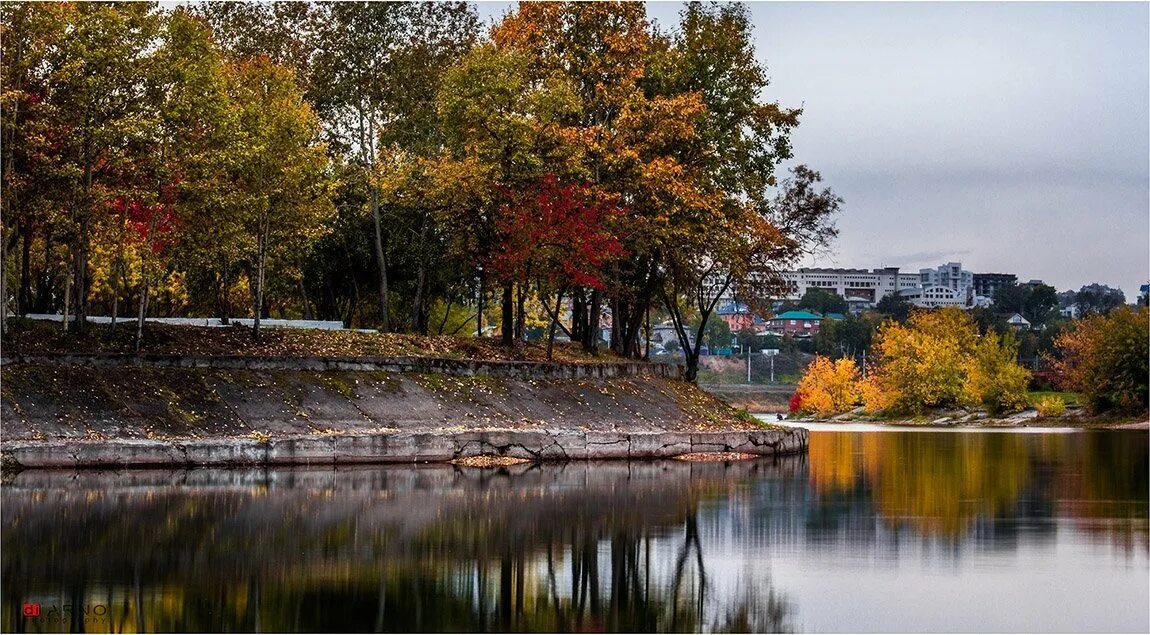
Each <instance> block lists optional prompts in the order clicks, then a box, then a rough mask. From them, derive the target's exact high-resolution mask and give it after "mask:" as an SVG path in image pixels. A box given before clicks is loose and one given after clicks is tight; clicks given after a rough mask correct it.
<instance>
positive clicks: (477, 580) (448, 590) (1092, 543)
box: [0, 429, 1150, 632]
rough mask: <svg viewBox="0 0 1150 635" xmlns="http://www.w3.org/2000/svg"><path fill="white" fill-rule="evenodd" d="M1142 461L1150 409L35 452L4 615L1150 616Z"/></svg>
mask: <svg viewBox="0 0 1150 635" xmlns="http://www.w3.org/2000/svg"><path fill="white" fill-rule="evenodd" d="M1148 474H1150V465H1148V436H1147V433H1146V432H1143V431H1112V430H1110V431H1075V432H1066V431H1059V432H1052V433H1047V434H1022V433H1019V432H1017V431H993V432H981V433H977V434H964V433H956V432H953V431H904V430H889V429H888V430H881V431H870V430H857V431H856V430H849V429H848V430H842V429H838V430H833V429H832V430H816V431H813V432H812V433H811V440H810V452H809V454H808V455H805V456H793V457H784V458H779V459H777V460H771V459H759V460H752V461H739V462H733V463H687V462H681V461H674V460H666V461H653V462H632V463H628V462H607V463H576V462H573V463H568V464H547V465H542V466H531V465H526V466H513V467H510V468H501V469H496V470H481V469H475V468H455V467H452V466H442V465H438V466H417V467H406V466H405V467H399V466H393V467H382V468H379V467H348V468H342V469H338V470H332V469H274V470H193V471H121V472H83V473H73V472H47V471H26V472H22V473H20V474H18V475H15V476H9V477H6V479H5V482H4V484H3V487H2V490H0V497H2V500H0V502H2V508H0V509H2V529H3V531H2V534H0V543H2V544H0V547H2V554H3V563H2V565H0V567H2V568H0V573H2V579H0V582H2V586H0V629H2V630H4V631H7V632H12V631H28V632H60V631H68V630H86V631H88V632H107V631H115V632H141V631H206V632H213V631H249V632H250V631H282V632H296V631H307V632H316V631H327V632H341V631H407V632H411V631H433V632H434V631H549V632H550V631H589V630H607V631H634V632H645V631H748V630H751V631H764V632H766V631H770V632H785V631H802V632H841V631H852V632H889V631H898V632H907V631H912V632H937V631H946V632H956V631H957V632H988V631H993V632H999V631H1008V632H1065V631H1075V632H1114V631H1119V632H1126V631H1129V632H1147V631H1150V562H1148V559H1150V543H1148V507H1150V505H1148ZM25 613H27V614H28V617H24V614H25Z"/></svg>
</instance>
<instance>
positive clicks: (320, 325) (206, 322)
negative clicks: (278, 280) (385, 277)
mask: <svg viewBox="0 0 1150 635" xmlns="http://www.w3.org/2000/svg"><path fill="white" fill-rule="evenodd" d="M25 317H27V318H28V319H30V320H45V321H49V322H63V321H64V316H63V315H60V314H58V313H29V314H28V315H26V316H25ZM68 319H69V321H72V320H75V319H76V316H74V315H72V316H68ZM145 319H146V320H147V321H148V322H150V323H152V324H172V325H175V326H213V327H218V326H231V325H233V324H241V325H243V326H248V327H250V326H252V324H253V323H254V322H255V320H253V319H251V318H232V319H231V320H229V323H228V324H224V323H223V322H221V321H220V319H219V318H158V317H150V318H145ZM88 321H89V322H91V323H93V324H110V323H111V322H112V318H111V317H109V316H106V315H89V316H88ZM116 321H117V322H133V323H134V322H135V321H136V318H134V317H128V316H123V317H119V318H117V319H116ZM260 326H261V327H263V328H284V329H319V330H323V331H342V330H344V329H343V322H340V321H336V320H273V319H262V320H260ZM368 332H372V331H368Z"/></svg>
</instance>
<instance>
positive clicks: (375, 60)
mask: <svg viewBox="0 0 1150 635" xmlns="http://www.w3.org/2000/svg"><path fill="white" fill-rule="evenodd" d="M0 11H2V25H3V77H2V80H3V85H4V91H3V161H2V169H3V187H4V197H3V215H4V225H3V230H4V237H3V243H4V259H3V263H4V266H5V272H4V273H5V275H4V276H2V277H0V279H2V280H3V283H4V284H5V286H6V288H5V289H4V293H3V294H2V295H3V297H4V300H5V302H6V303H7V304H8V306H9V307H10V308H11V309H12V310H15V311H16V312H17V313H19V314H23V313H27V312H49V313H51V312H57V313H58V312H63V313H66V314H67V313H71V314H73V315H75V316H76V317H77V318H78V320H79V321H78V322H77V328H79V329H83V328H85V326H84V325H85V317H86V316H88V315H90V314H95V313H97V312H99V313H105V314H110V315H124V314H126V313H128V311H126V310H125V309H129V310H130V311H131V312H132V313H131V314H132V315H134V316H137V317H138V318H139V324H140V325H141V327H142V324H143V321H142V318H143V316H145V315H166V316H178V315H214V316H219V317H221V318H223V319H225V320H226V319H228V318H229V317H232V316H254V317H257V318H258V317H261V316H262V317H268V316H271V315H275V316H277V317H303V318H315V319H338V320H342V321H343V322H344V323H346V324H347V325H349V326H359V327H375V328H379V329H380V330H383V331H402V332H415V333H429V332H433V333H444V332H449V333H452V332H461V333H467V332H482V331H479V329H480V328H481V327H482V326H484V325H486V324H488V322H489V321H490V316H489V315H488V314H489V313H490V314H494V313H496V311H495V310H494V307H493V310H491V311H486V312H485V307H486V306H487V304H488V302H487V299H488V298H490V299H491V300H493V302H492V304H494V305H495V306H496V307H498V314H499V316H500V317H499V321H498V323H497V324H498V327H499V330H500V332H501V333H502V336H503V338H504V342H505V343H506V344H508V345H511V344H514V343H515V342H520V341H522V339H523V336H524V329H525V324H526V322H527V321H528V315H527V314H529V313H531V312H532V309H531V307H536V308H537V309H539V308H541V309H542V312H543V313H544V315H546V316H548V317H549V320H548V321H549V322H550V324H549V325H548V326H549V328H548V331H549V333H550V334H552V335H553V334H555V333H556V332H566V334H567V335H569V336H570V337H571V338H572V339H573V340H575V341H580V342H582V343H583V344H584V346H585V347H586V348H588V349H592V350H593V349H595V347H596V346H597V345H598V341H599V340H598V334H599V331H600V325H601V320H602V317H603V315H604V314H605V312H607V311H609V313H610V316H611V337H610V345H611V347H612V348H613V349H614V350H615V351H616V352H617V353H619V354H623V355H631V356H637V355H641V354H642V351H641V350H640V333H641V331H642V330H643V329H644V328H646V322H647V321H648V320H649V319H650V318H649V315H650V311H651V310H652V309H653V308H654V309H662V310H664V311H666V312H667V313H669V314H670V316H671V318H672V320H673V321H674V323H675V325H676V327H677V330H678V331H679V335H680V339H681V341H682V342H683V343H684V344H686V343H687V342H688V341H689V340H690V339H691V338H688V337H687V335H688V334H687V330H688V329H690V328H691V327H690V326H689V325H690V324H691V323H692V320H694V321H695V322H700V326H699V329H700V330H701V329H702V328H703V326H705V323H706V321H707V318H708V317H709V315H710V313H711V312H712V311H713V309H714V306H715V302H716V301H717V299H718V297H719V295H721V294H722V293H723V292H725V291H727V290H728V289H732V288H734V289H737V290H738V291H740V293H741V294H742V295H744V296H745V297H749V298H757V297H762V298H766V297H769V296H770V295H771V292H773V291H775V289H776V288H777V285H778V283H779V280H778V277H777V275H775V273H776V272H777V271H778V270H780V269H783V268H786V267H787V266H788V265H790V264H791V263H792V262H793V261H794V260H795V259H796V258H797V257H798V256H800V255H801V254H802V253H804V252H805V251H807V250H810V249H812V248H816V247H818V246H821V245H825V244H826V241H827V240H828V239H829V238H830V237H832V236H833V235H834V233H835V230H834V228H833V225H832V224H831V223H830V220H829V219H830V217H831V216H832V215H833V214H834V213H835V212H836V211H837V209H838V207H839V205H840V203H841V201H840V199H838V198H837V197H836V196H835V195H834V194H833V193H832V192H831V191H830V190H829V189H825V188H821V186H820V185H819V181H820V177H819V175H818V173H817V172H814V171H812V170H810V169H807V168H805V167H801V166H800V167H799V168H796V169H795V170H794V171H793V173H792V174H791V175H790V176H789V177H788V178H786V179H783V178H782V177H781V175H778V174H776V171H777V169H778V166H779V164H780V163H781V162H782V161H784V160H787V159H789V158H791V155H792V152H791V145H790V141H789V139H790V133H791V131H792V130H793V129H794V127H795V126H796V125H798V121H799V115H800V111H799V110H795V109H787V108H784V107H781V106H779V105H778V104H775V103H770V102H766V101H763V100H762V98H761V94H762V93H763V91H764V89H765V88H766V87H767V84H768V80H767V76H766V72H765V68H764V67H763V66H762V65H761V64H760V63H759V62H758V61H757V60H756V59H755V52H754V49H753V46H752V42H751V25H750V24H749V21H748V17H747V13H746V11H745V9H744V8H743V7H741V6H740V5H734V4H730V5H720V6H702V5H699V4H691V5H689V6H687V7H686V8H685V9H684V10H683V11H682V13H681V16H680V23H679V24H678V25H677V28H675V29H674V30H672V31H670V32H664V31H661V30H659V29H658V28H657V27H656V26H655V25H654V24H653V23H651V22H649V21H648V20H647V18H646V15H645V10H644V6H643V5H642V4H641V3H600V2H596V3H523V4H521V5H520V6H519V8H518V9H517V10H516V11H515V12H513V13H509V14H508V15H506V16H505V17H504V18H503V19H502V20H501V21H499V22H498V23H497V24H496V25H495V26H494V27H492V28H491V30H490V32H487V33H485V32H483V31H482V30H481V29H480V26H479V22H478V19H477V17H476V15H475V14H474V12H473V9H472V8H471V7H469V6H468V5H466V4H464V3H423V4H416V3H351V2H346V3H344V2H341V3H303V2H300V3H223V2H221V3H205V4H203V5H199V6H193V7H178V8H176V9H174V10H161V9H160V8H158V7H157V6H156V5H154V4H141V3H44V4H33V3H6V4H4V5H3V7H2V8H0ZM565 306H570V307H571V311H570V313H571V317H570V319H568V320H565V321H564V320H561V319H560V318H561V317H562V316H563V314H564V313H565V310H564V308H563V307H565ZM700 320H701V321H700ZM254 334H255V336H256V337H258V328H257V329H256V330H255V331H254ZM141 335H142V331H141ZM694 340H695V341H696V342H699V341H700V340H701V338H698V337H695V338H694ZM687 348H690V347H687ZM687 352H688V363H689V365H690V366H691V368H690V369H689V371H688V372H689V373H693V364H691V362H692V360H693V359H694V360H697V353H698V351H697V348H696V349H695V350H693V351H692V350H688V351H687ZM691 353H694V355H693V356H692V355H691Z"/></svg>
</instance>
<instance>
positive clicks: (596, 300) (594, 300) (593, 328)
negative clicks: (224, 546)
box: [583, 289, 603, 355]
mask: <svg viewBox="0 0 1150 635" xmlns="http://www.w3.org/2000/svg"><path fill="white" fill-rule="evenodd" d="M602 302H603V294H602V293H600V291H599V290H598V289H594V290H592V291H591V315H590V316H589V319H588V321H587V333H585V334H584V337H583V348H584V349H585V350H586V351H587V352H588V353H591V354H595V355H597V354H598V353H599V314H600V313H601V312H602V310H603V306H602Z"/></svg>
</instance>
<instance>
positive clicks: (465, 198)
mask: <svg viewBox="0 0 1150 635" xmlns="http://www.w3.org/2000/svg"><path fill="white" fill-rule="evenodd" d="M528 64H529V59H528V58H527V57H525V56H523V55H522V54H519V53H517V52H514V51H501V50H499V49H497V48H496V47H494V46H490V45H487V46H481V47H479V48H476V49H475V50H473V51H472V52H471V53H469V54H468V55H467V56H466V57H465V58H464V60H463V61H462V62H461V63H460V64H459V65H458V66H456V67H455V68H452V69H451V70H450V71H448V73H447V75H446V77H445V78H444V85H443V90H442V91H441V92H440V101H439V110H440V115H441V116H442V117H443V121H444V131H445V133H446V152H444V153H443V155H441V156H440V158H439V161H438V163H437V165H436V167H435V171H434V172H435V182H436V185H435V189H436V192H437V196H438V197H439V199H440V201H441V203H440V204H438V205H437V208H438V209H439V210H441V213H443V214H445V216H444V224H445V226H447V227H451V228H452V233H453V238H452V241H451V242H452V245H453V249H454V250H456V253H459V254H460V255H461V257H462V258H463V259H464V260H466V261H468V262H471V263H473V266H476V267H482V265H483V264H484V263H486V262H490V261H491V259H492V256H493V254H494V253H495V252H496V250H497V249H498V248H499V245H498V241H499V235H498V229H497V228H498V226H499V224H500V214H501V212H502V211H504V210H507V209H509V208H508V206H507V204H509V203H511V202H512V201H513V199H514V196H515V194H514V193H515V192H517V191H519V190H521V189H524V188H525V187H527V186H529V185H530V184H532V183H535V182H537V180H538V179H539V178H541V177H542V176H543V174H545V173H547V172H555V173H557V174H560V175H569V174H572V173H576V174H577V172H576V171H575V170H573V169H571V167H570V166H571V165H572V163H573V159H572V156H573V153H574V152H575V150H573V149H572V145H571V144H568V143H566V140H565V137H564V127H563V125H562V122H561V118H562V115H564V114H565V113H566V112H567V111H568V110H569V109H570V108H572V99H571V92H570V90H569V87H568V86H567V85H566V84H564V83H563V82H561V81H558V80H555V79H552V80H551V81H548V82H545V83H534V82H532V80H531V78H530V74H529V72H528ZM478 275H479V277H480V285H481V287H482V285H483V283H484V282H485V281H486V280H487V278H488V275H489V272H488V271H486V270H485V269H479V270H478ZM495 282H497V283H498V284H499V285H500V286H501V287H502V301H501V304H502V333H503V342H504V344H507V345H511V344H512V343H513V341H514V331H515V327H514V313H515V311H514V298H513V293H514V281H513V280H511V279H508V278H503V279H501V280H496V281H495Z"/></svg>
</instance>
